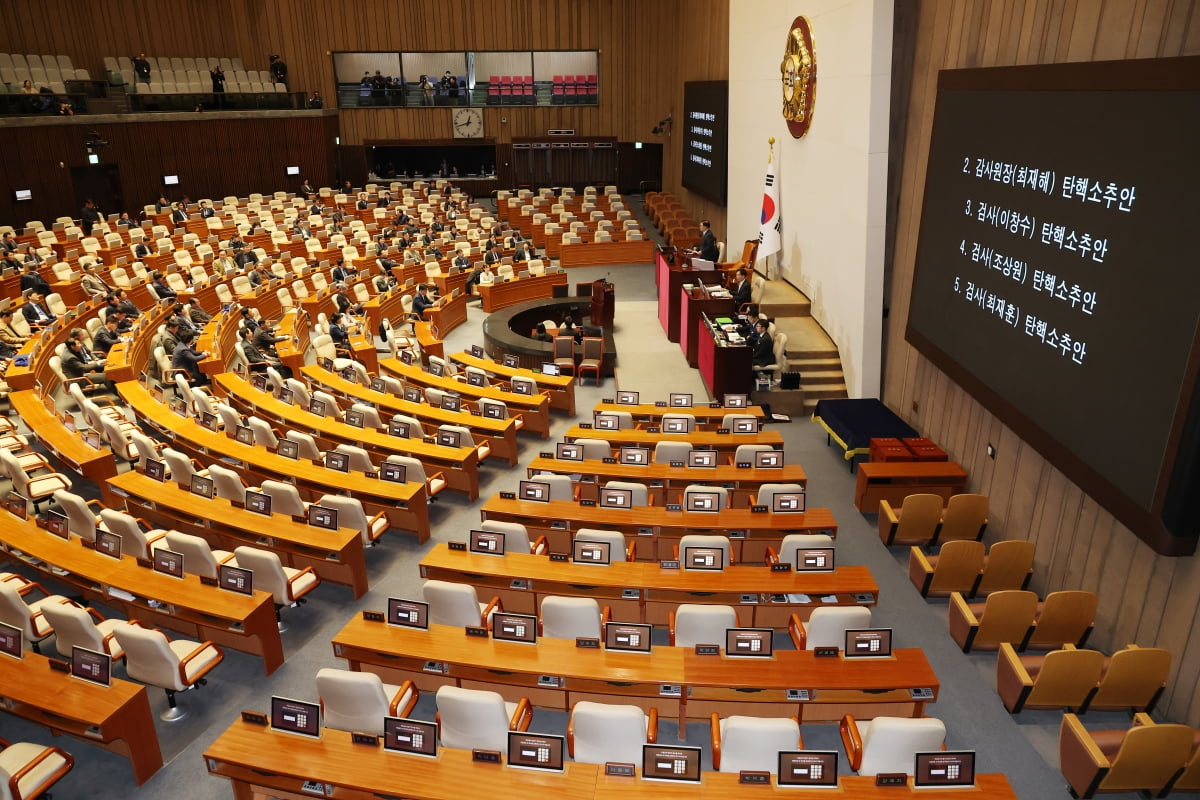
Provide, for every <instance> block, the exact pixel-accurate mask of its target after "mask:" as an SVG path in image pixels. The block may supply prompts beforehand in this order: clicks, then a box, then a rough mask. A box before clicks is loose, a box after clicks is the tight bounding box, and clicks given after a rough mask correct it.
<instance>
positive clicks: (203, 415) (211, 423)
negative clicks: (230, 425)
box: [200, 411, 217, 432]
mask: <svg viewBox="0 0 1200 800" xmlns="http://www.w3.org/2000/svg"><path fill="white" fill-rule="evenodd" d="M200 426H201V427H202V428H207V429H208V430H210V431H213V432H216V430H217V415H216V414H214V413H212V412H211V411H201V412H200Z"/></svg>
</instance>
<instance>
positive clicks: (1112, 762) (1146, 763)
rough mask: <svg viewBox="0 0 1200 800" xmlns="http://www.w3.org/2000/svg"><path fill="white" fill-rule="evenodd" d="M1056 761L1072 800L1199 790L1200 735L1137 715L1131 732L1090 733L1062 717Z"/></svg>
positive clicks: (1068, 716)
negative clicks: (1113, 794) (1101, 795)
mask: <svg viewBox="0 0 1200 800" xmlns="http://www.w3.org/2000/svg"><path fill="white" fill-rule="evenodd" d="M1058 761H1059V767H1060V768H1061V769H1062V773H1063V777H1065V778H1066V779H1067V786H1068V788H1069V789H1070V792H1071V796H1072V797H1079V798H1090V797H1094V796H1095V795H1096V793H1097V792H1142V793H1143V796H1146V795H1147V794H1148V795H1149V796H1151V797H1166V796H1168V795H1172V794H1183V793H1194V792H1197V791H1200V731H1197V730H1195V729H1194V728H1191V727H1189V726H1187V725H1169V724H1157V723H1155V721H1154V720H1153V719H1151V718H1150V715H1149V714H1146V713H1138V714H1135V715H1134V718H1133V727H1131V728H1129V729H1128V730H1088V729H1087V728H1085V727H1084V726H1083V722H1082V721H1080V719H1079V717H1077V716H1075V715H1074V714H1064V715H1063V719H1062V724H1061V726H1060V728H1059V733H1058Z"/></svg>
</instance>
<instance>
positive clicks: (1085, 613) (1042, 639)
mask: <svg viewBox="0 0 1200 800" xmlns="http://www.w3.org/2000/svg"><path fill="white" fill-rule="evenodd" d="M1099 605H1100V598H1098V597H1097V596H1096V594H1095V592H1087V591H1083V590H1078V589H1075V590H1064V591H1059V592H1051V593H1050V594H1049V595H1047V596H1046V599H1045V601H1044V602H1042V603H1041V604H1040V605H1039V606H1038V613H1037V617H1036V618H1035V620H1034V623H1035V626H1034V630H1033V633H1032V635H1031V636H1030V637H1029V641H1028V642H1027V643H1026V645H1025V646H1026V647H1032V648H1033V649H1035V650H1057V649H1058V648H1060V647H1062V646H1063V645H1064V644H1067V643H1071V644H1074V645H1075V646H1076V647H1083V646H1084V644H1086V643H1087V638H1088V635H1089V634H1091V632H1092V626H1093V625H1094V624H1095V622H1096V609H1097V608H1098V607H1099Z"/></svg>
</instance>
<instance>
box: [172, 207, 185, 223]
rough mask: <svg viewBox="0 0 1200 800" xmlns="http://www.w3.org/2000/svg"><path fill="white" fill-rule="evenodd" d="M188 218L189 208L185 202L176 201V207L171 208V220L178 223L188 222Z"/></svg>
mask: <svg viewBox="0 0 1200 800" xmlns="http://www.w3.org/2000/svg"><path fill="white" fill-rule="evenodd" d="M187 218H188V215H187V209H185V208H184V207H183V203H176V204H175V207H174V208H172V209H171V222H174V223H175V224H176V225H178V224H181V223H184V222H187Z"/></svg>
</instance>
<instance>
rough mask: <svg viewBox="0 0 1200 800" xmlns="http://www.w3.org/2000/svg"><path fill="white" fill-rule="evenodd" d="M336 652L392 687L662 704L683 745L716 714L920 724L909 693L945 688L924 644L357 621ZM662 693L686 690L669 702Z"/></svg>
mask: <svg viewBox="0 0 1200 800" xmlns="http://www.w3.org/2000/svg"><path fill="white" fill-rule="evenodd" d="M333 652H334V655H336V656H337V657H339V658H344V659H346V660H347V661H348V662H349V664H350V668H351V669H355V670H367V671H369V672H374V673H376V674H378V675H379V676H380V677H381V678H383V679H384V680H385V681H386V682H388V683H400V682H402V681H403V680H406V679H411V680H412V681H413V682H414V683H415V684H416V685H417V686H419V687H420V688H421V690H422V691H434V690H436V689H437V687H438V686H441V685H444V684H447V683H451V684H455V685H458V686H462V687H464V688H484V689H491V690H493V691H496V692H499V693H500V694H502V695H504V696H505V698H506V699H507V700H510V701H512V700H516V699H517V698H519V697H522V696H525V697H528V698H529V699H530V700H531V701H532V702H533V704H534V705H535V706H540V707H545V708H553V709H558V710H561V711H565V710H567V709H569V708H571V706H573V705H574V704H575V703H576V702H578V701H580V700H594V701H597V702H602V703H604V702H607V703H632V704H635V705H639V706H642V707H643V708H648V707H650V706H654V707H656V708H658V712H659V714H660V715H662V716H664V717H671V718H676V719H678V720H679V735H680V739H681V740H682V739H683V737H684V736H686V731H685V726H686V722H687V721H688V720H689V719H690V720H696V721H707V720H708V718H709V715H710V714H712V713H713V712H714V711H716V712H718V713H720V714H721V716H723V717H724V716H726V715H729V714H744V713H749V714H751V715H752V716H780V717H785V716H796V717H799V718H801V719H807V721H816V720H836V719H840V718H841V715H842V713H845V711H847V710H853V712H854V715H855V716H856V717H860V718H869V717H872V716H875V715H879V714H885V715H887V716H905V715H911V716H918V717H919V716H922V715H923V713H924V707H925V701H919V700H918V701H914V700H913V699H912V697H911V695H910V694H909V689H915V688H929V689H932V690H933V694H934V698H936V697H937V691H938V679H937V675H935V674H934V672H933V668H932V667H931V666H930V665H929V661H928V660H926V658H925V654H924V653H923V652H921V651H920V650H916V649H899V650H895V651H893V657H892V658H886V659H878V660H872V659H859V660H857V661H854V660H852V659H850V660H848V659H843V658H814V657H813V654H812V651H809V650H777V651H775V655H774V656H773V657H772V658H769V659H766V658H764V659H747V658H727V657H725V656H724V655H720V656H698V655H696V654H695V653H694V652H693V651H692V650H691V649H690V648H686V647H667V646H664V647H655V648H654V651H653V652H652V653H622V652H615V651H612V650H603V649H601V650H591V649H584V648H578V647H576V646H575V642H574V640H572V639H549V638H540V639H538V641H537V644H536V645H529V644H522V643H518V642H499V641H496V640H494V639H491V638H487V639H484V638H480V637H475V636H465V635H463V631H462V629H461V628H453V627H447V626H444V625H431V626H430V628H429V630H426V631H422V630H413V629H410V628H398V627H394V626H391V625H388V624H386V623H383V622H367V621H365V620H363V619H362V618H361V617H355V618H354V619H351V620H350V622H349V623H348V624H347V625H346V627H344V628H342V630H341V631H339V632H338V634H337V635H336V636H335V637H334V639H333ZM430 662H434V663H433V664H431V663H430ZM434 665H437V666H438V670H437V671H436V672H435V671H433V667H434ZM544 676H551V677H554V678H558V679H559V681H558V683H559V685H558V686H557V687H554V686H546V685H545V682H544V681H541V679H542V678H543V677H544ZM664 686H682V687H683V691H682V693H681V694H680V696H678V697H676V696H671V695H669V694H668V695H664V694H663V687H664ZM789 689H806V690H808V692H809V697H810V698H813V699H811V700H806V701H801V700H798V699H796V700H791V699H788V694H787V690H789Z"/></svg>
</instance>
